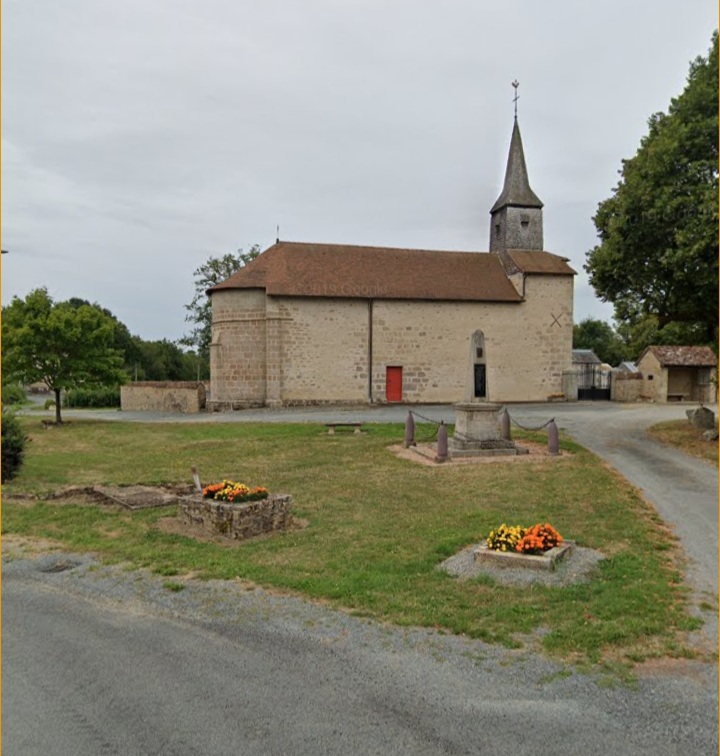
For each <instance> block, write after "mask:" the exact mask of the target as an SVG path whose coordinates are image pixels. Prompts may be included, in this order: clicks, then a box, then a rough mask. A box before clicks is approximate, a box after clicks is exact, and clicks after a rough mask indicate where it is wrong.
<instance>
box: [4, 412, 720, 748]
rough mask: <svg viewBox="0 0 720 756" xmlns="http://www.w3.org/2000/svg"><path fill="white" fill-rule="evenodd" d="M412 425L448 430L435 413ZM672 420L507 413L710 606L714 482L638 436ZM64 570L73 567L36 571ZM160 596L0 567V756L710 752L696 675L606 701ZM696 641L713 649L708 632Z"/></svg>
mask: <svg viewBox="0 0 720 756" xmlns="http://www.w3.org/2000/svg"><path fill="white" fill-rule="evenodd" d="M413 409H414V410H416V411H417V412H420V413H421V414H424V415H425V416H427V417H433V418H435V419H438V420H439V419H445V420H450V421H451V420H452V409H451V408H449V407H415V408H413ZM684 410H685V408H684V407H674V406H670V407H664V406H655V405H652V406H648V405H632V406H622V405H609V404H608V405H598V404H596V405H586V404H577V405H516V406H514V407H511V408H510V411H511V414H512V416H513V417H514V418H515V419H516V420H517V421H518V422H521V423H523V424H528V425H531V424H539V423H540V422H544V421H545V420H547V419H548V418H549V416H552V415H554V416H555V417H556V420H557V423H558V425H559V426H560V427H561V428H566V429H567V431H568V432H569V433H571V435H573V436H574V437H575V438H576V439H577V440H578V441H579V442H580V443H582V444H583V445H585V446H588V447H589V448H591V449H593V450H594V451H596V452H597V453H598V454H600V455H601V456H603V457H604V458H606V459H607V460H608V461H609V462H610V463H611V464H613V465H614V466H615V467H616V468H617V469H618V470H619V471H620V472H621V473H622V474H624V475H625V476H626V477H627V478H628V479H629V480H630V481H631V482H633V483H634V484H635V485H637V486H638V487H640V488H641V489H642V490H643V492H644V494H645V496H646V497H647V498H648V499H649V500H650V501H651V502H652V503H653V504H654V505H655V506H656V507H657V508H658V511H659V512H660V513H661V514H662V515H663V517H664V518H665V519H666V520H667V521H668V522H669V523H670V524H672V525H673V526H674V527H675V529H676V532H677V534H678V536H679V537H680V539H681V542H682V544H683V546H684V547H685V550H686V552H687V553H688V557H689V560H690V567H689V572H688V575H689V577H690V580H691V584H692V586H693V588H694V590H695V593H696V596H697V597H698V599H699V597H700V596H702V595H705V593H711V594H712V595H713V596H716V595H717V561H716V560H717V471H716V470H715V469H714V468H713V467H712V466H711V465H707V464H705V463H702V462H696V461H694V460H690V459H688V458H686V457H685V455H681V454H679V453H678V452H675V451H668V450H666V449H664V448H662V447H659V446H658V445H657V444H654V443H653V442H650V441H648V440H647V439H646V437H645V435H644V433H643V429H644V428H645V427H646V426H647V425H650V424H652V423H654V422H658V421H659V420H661V419H671V418H674V417H684ZM406 412H407V408H406V407H386V408H371V409H355V408H354V409H328V408H323V409H318V408H313V409H310V410H288V411H267V410H260V411H253V412H237V413H227V414H221V415H206V416H199V417H197V418H192V419H191V418H187V417H176V416H152V417H148V416H147V415H145V414H144V413H138V414H140V417H139V418H132V417H129V416H128V415H127V414H126V413H108V414H109V415H110V419H117V420H132V419H142V420H145V421H152V422H165V421H178V420H182V421H187V420H189V419H191V420H192V421H195V422H218V421H249V420H260V419H262V420H265V421H273V420H277V421H282V422H287V421H298V422H300V421H312V422H328V421H332V420H341V419H351V418H352V419H362V420H363V421H367V422H370V421H372V420H377V421H381V422H386V421H392V420H403V419H404V417H405V414H406ZM87 414H91V415H92V416H95V417H98V418H100V417H101V413H96V412H91V413H83V416H87ZM102 414H104V413H102ZM71 415H72V416H78V415H77V414H76V413H68V416H71ZM708 554H710V555H711V557H709V558H708V556H707V555H708ZM64 559H65V560H75V562H74V563H77V566H75V567H73V568H72V569H68V570H66V571H63V572H57V573H56V572H52V571H50V572H48V571H46V570H47V568H48V566H49V567H51V568H52V560H56V562H57V561H62V560H64ZM48 560H50V561H48ZM162 583H163V580H162V578H158V577H156V576H149V575H145V574H144V573H126V572H124V571H123V570H122V568H120V567H101V566H99V565H96V564H94V563H93V561H92V559H91V558H90V557H76V556H73V555H62V554H54V555H47V556H41V557H35V558H29V557H26V558H15V559H12V560H11V561H7V562H6V563H5V564H4V566H3V596H2V603H3V649H2V650H3V684H4V685H3V687H4V690H3V693H4V695H3V697H2V707H3V753H5V754H18V755H19V756H33V755H34V754H43V755H44V754H60V755H61V756H63V755H64V754H73V756H86V755H88V756H89V755H90V754H93V755H94V754H138V755H144V754H178V756H181V755H184V754H203V755H205V754H207V755H208V756H212V755H213V754H223V755H225V754H235V753H242V754H314V755H316V754H336V753H338V754H371V753H372V754H500V755H501V756H502V755H503V754H520V755H522V754H533V756H543V755H544V754H553V756H563V755H564V754H579V753H582V754H590V755H592V754H602V755H603V756H606V755H607V754H613V755H615V754H619V755H624V754H628V755H634V754H638V755H640V754H653V755H658V756H663V755H665V754H667V755H668V756H670V755H671V754H672V755H673V756H674V755H675V754H679V753H688V754H693V756H695V754H699V755H704V754H713V755H714V754H716V753H717V752H718V741H717V712H718V700H717V666H716V665H715V664H704V663H698V662H678V663H669V664H667V665H659V666H654V665H651V666H649V667H648V668H646V669H645V670H644V671H643V673H642V675H641V678H640V681H639V683H638V686H637V688H635V689H633V688H627V687H623V686H619V687H605V686H603V685H602V684H601V683H602V679H600V678H599V677H598V675H597V674H594V673H591V674H580V673H578V671H577V670H574V669H572V668H566V667H564V666H563V665H557V664H552V663H550V662H548V661H547V660H546V659H544V658H542V657H541V656H538V655H535V654H533V653H532V652H529V651H525V652H511V651H504V650H502V649H498V648H495V647H491V646H486V645H485V644H483V643H481V642H479V641H469V640H467V639H463V638H456V637H452V636H443V635H439V634H436V633H433V632H432V631H424V630H423V631H421V630H409V629H402V628H394V627H386V626H381V625H377V624H376V623H370V622H365V621H363V620H361V619H358V618H354V617H349V616H347V615H345V614H342V613H338V612H331V611H330V610H326V609H324V608H323V607H320V606H317V605H313V604H310V603H308V602H303V601H301V600H299V599H294V598H289V597H280V596H274V595H272V594H269V593H265V592H263V591H261V590H256V591H247V590H245V589H244V588H242V587H241V586H239V585H237V584H235V583H229V584H228V583H221V584H205V583H199V584H195V583H194V582H191V584H188V587H187V588H186V589H185V590H184V591H182V592H180V593H171V592H169V591H167V590H166V589H164V588H163V585H162ZM705 616H706V617H707V613H705ZM714 627H715V633H716V627H717V625H716V624H715V626H714ZM714 639H715V643H714V644H713V645H715V644H716V639H717V635H716V634H715V636H714ZM705 640H706V641H709V642H712V641H713V627H712V623H711V627H710V628H709V630H706V633H705Z"/></svg>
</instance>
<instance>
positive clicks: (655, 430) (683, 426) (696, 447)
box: [648, 420, 718, 465]
mask: <svg viewBox="0 0 720 756" xmlns="http://www.w3.org/2000/svg"><path fill="white" fill-rule="evenodd" d="M648 433H649V435H650V437H651V438H654V439H655V440H656V441H659V442H660V443H662V444H668V445H669V446H674V447H676V448H678V449H681V450H682V451H684V452H686V453H687V454H692V455H693V456H694V457H699V458H700V459H704V460H705V461H706V462H710V463H712V464H713V465H717V464H718V443H717V441H706V440H705V439H704V438H703V437H702V434H703V431H702V430H700V428H695V427H693V426H692V425H690V423H689V422H688V421H687V420H668V421H666V422H664V423H658V424H657V425H653V426H652V427H650V428H648Z"/></svg>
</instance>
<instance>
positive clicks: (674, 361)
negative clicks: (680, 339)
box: [638, 346, 717, 367]
mask: <svg viewBox="0 0 720 756" xmlns="http://www.w3.org/2000/svg"><path fill="white" fill-rule="evenodd" d="M648 352H650V353H652V354H653V355H654V356H655V357H656V358H657V360H658V362H659V363H660V364H661V365H662V366H663V367H715V366H716V365H717V357H716V356H715V352H713V350H712V349H710V347H706V346H649V347H647V349H645V351H644V352H643V353H642V355H641V356H640V360H642V358H643V357H644V356H645V355H646V354H647V353H648ZM640 360H638V362H640Z"/></svg>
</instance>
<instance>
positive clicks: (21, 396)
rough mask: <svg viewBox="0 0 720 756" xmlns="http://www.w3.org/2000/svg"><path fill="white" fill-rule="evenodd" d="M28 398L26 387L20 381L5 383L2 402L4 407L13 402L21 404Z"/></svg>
mask: <svg viewBox="0 0 720 756" xmlns="http://www.w3.org/2000/svg"><path fill="white" fill-rule="evenodd" d="M26 399H27V394H26V393H25V389H24V388H23V387H22V386H21V385H20V384H19V383H3V385H2V403H3V407H7V406H9V405H11V404H20V402H24V401H25V400H26Z"/></svg>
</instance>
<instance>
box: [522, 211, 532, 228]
mask: <svg viewBox="0 0 720 756" xmlns="http://www.w3.org/2000/svg"><path fill="white" fill-rule="evenodd" d="M529 224H530V216H529V215H528V214H527V213H523V214H522V215H521V216H520V225H521V226H522V227H523V228H527V227H528V225H529Z"/></svg>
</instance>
